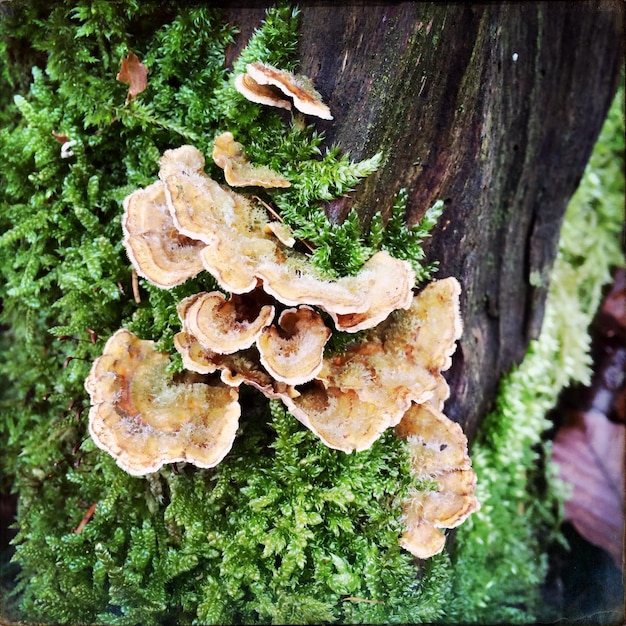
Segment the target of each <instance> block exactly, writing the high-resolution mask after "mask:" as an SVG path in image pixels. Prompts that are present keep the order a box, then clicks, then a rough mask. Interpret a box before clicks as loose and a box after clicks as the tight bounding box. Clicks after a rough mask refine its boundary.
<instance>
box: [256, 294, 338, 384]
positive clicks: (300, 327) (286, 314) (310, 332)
mask: <svg viewBox="0 0 626 626" xmlns="http://www.w3.org/2000/svg"><path fill="white" fill-rule="evenodd" d="M329 337H330V328H328V327H327V326H326V324H324V320H323V319H322V316H321V315H320V314H319V313H317V312H316V311H314V310H313V309H312V308H311V307H309V306H306V305H303V306H301V307H299V308H297V309H287V310H285V311H283V312H282V313H281V314H280V317H279V318H278V328H276V327H275V326H268V327H267V328H264V329H263V331H262V332H261V334H260V335H259V338H258V340H257V347H258V349H259V353H260V355H261V363H262V364H263V366H264V367H265V369H266V370H267V371H268V373H269V374H270V375H271V376H273V377H274V378H275V379H276V380H279V381H281V382H283V383H288V384H289V385H300V384H302V383H306V382H308V381H310V380H312V379H313V378H314V377H315V375H316V374H317V373H318V372H319V371H320V370H321V369H322V359H323V357H324V346H325V345H326V342H327V341H328V339H329Z"/></svg>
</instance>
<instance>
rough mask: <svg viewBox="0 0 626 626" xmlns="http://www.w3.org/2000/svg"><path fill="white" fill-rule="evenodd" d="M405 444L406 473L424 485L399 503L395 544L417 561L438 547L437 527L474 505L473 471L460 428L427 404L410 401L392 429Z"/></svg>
mask: <svg viewBox="0 0 626 626" xmlns="http://www.w3.org/2000/svg"><path fill="white" fill-rule="evenodd" d="M396 435H397V436H399V437H402V438H403V439H405V440H406V441H407V443H408V445H409V452H410V457H411V472H412V474H413V475H414V476H415V478H416V479H417V480H418V481H419V482H421V483H422V484H423V485H425V486H426V488H425V489H423V490H419V491H418V490H413V492H412V493H410V494H409V497H408V498H407V500H406V501H405V502H404V503H403V521H404V527H405V531H404V533H403V535H402V538H401V540H400V544H401V545H402V546H403V547H404V548H406V549H407V550H408V551H409V552H411V554H413V555H414V556H416V557H417V558H420V559H427V558H429V557H431V556H433V555H434V554H437V553H439V552H441V551H442V550H443V547H444V544H445V535H444V533H443V531H442V530H441V529H446V528H455V527H457V526H458V525H459V524H461V523H462V522H464V521H465V520H466V519H467V517H468V516H469V515H470V514H471V513H473V512H475V511H477V510H478V509H479V508H480V504H479V502H478V500H477V499H476V496H475V495H474V490H475V486H476V474H475V473H474V471H473V470H472V463H471V460H470V458H469V456H468V453H467V438H466V437H465V435H464V434H463V431H462V430H461V427H460V426H459V425H458V424H457V423H456V422H453V421H452V420H450V419H448V418H447V417H446V416H445V415H444V414H443V413H441V411H438V410H437V409H436V408H435V407H434V406H433V405H432V404H430V403H428V402H427V403H424V404H414V405H412V406H411V408H410V409H409V410H408V411H407V413H406V414H405V416H404V417H403V418H402V421H401V422H400V424H399V425H398V426H397V427H396Z"/></svg>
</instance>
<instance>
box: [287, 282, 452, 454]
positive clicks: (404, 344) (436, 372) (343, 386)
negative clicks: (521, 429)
mask: <svg viewBox="0 0 626 626" xmlns="http://www.w3.org/2000/svg"><path fill="white" fill-rule="evenodd" d="M459 296H460V285H459V283H458V281H457V280H456V279H455V278H452V277H450V278H446V279H443V280H437V281H433V282H432V283H430V284H429V285H428V286H426V287H425V288H424V289H423V290H422V291H421V292H420V293H419V294H418V295H416V296H414V297H413V298H412V302H411V305H410V307H409V308H408V310H406V311H404V310H400V311H397V313H395V314H394V316H393V317H392V318H390V319H388V320H387V321H386V322H384V323H382V324H379V325H378V326H377V327H376V328H374V329H372V330H370V331H369V332H368V333H367V334H366V337H365V339H364V340H362V341H359V342H357V343H355V344H354V345H352V346H348V347H347V348H346V349H345V350H344V351H343V352H342V353H338V354H330V355H328V356H325V357H324V359H323V366H322V368H321V370H320V371H319V373H318V374H317V375H316V384H314V385H309V386H308V387H304V388H302V389H299V391H300V395H299V396H297V397H294V398H288V399H286V400H285V403H286V405H287V407H288V408H289V410H290V412H291V413H292V414H293V415H294V416H295V417H297V418H298V419H299V420H300V421H301V422H302V423H303V424H305V425H306V426H307V427H308V428H310V429H311V430H312V431H313V432H315V433H316V434H317V435H318V436H319V437H320V438H321V439H322V441H324V443H326V445H328V446H329V447H331V448H336V449H339V450H343V451H345V452H351V451H353V450H356V451H359V450H365V449H367V448H369V447H370V446H371V445H372V444H373V443H374V441H376V439H378V437H380V435H381V433H382V432H383V431H384V430H386V429H387V428H390V427H393V426H396V425H397V424H398V423H399V422H400V420H401V419H402V418H403V416H404V414H405V413H406V411H407V410H409V408H410V407H411V405H412V403H424V402H429V401H430V402H433V404H434V406H436V407H438V408H440V405H442V404H443V400H444V399H445V398H447V396H448V385H447V383H446V381H445V379H444V378H443V376H442V375H441V371H442V370H445V369H447V368H449V367H450V364H451V359H450V355H451V354H452V353H453V352H454V350H455V348H456V341H457V339H459V337H460V334H461V317H460V312H459Z"/></svg>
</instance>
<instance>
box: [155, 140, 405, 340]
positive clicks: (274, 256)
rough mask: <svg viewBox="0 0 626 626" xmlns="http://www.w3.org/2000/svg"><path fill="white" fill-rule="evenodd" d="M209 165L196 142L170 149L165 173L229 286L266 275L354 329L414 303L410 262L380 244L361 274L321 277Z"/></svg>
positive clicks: (185, 226) (183, 219)
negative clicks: (211, 173)
mask: <svg viewBox="0 0 626 626" xmlns="http://www.w3.org/2000/svg"><path fill="white" fill-rule="evenodd" d="M203 166H204V158H203V157H202V154H201V153H200V152H199V151H198V150H197V149H195V148H193V147H192V146H182V147H181V148H177V149H175V150H168V151H167V152H166V153H165V154H164V156H163V157H162V159H161V171H160V173H159V176H160V177H161V179H162V180H163V181H164V182H165V189H166V197H167V203H168V206H169V209H170V212H171V215H172V217H173V220H174V223H175V224H176V226H177V228H178V229H179V231H180V233H182V234H183V235H185V236H187V237H191V238H194V239H197V240H200V241H203V242H204V243H205V244H206V245H205V247H204V248H202V250H201V251H200V257H201V260H202V263H203V266H204V268H205V269H206V270H207V271H208V272H210V273H211V274H212V275H213V276H214V277H215V279H216V280H217V282H218V284H219V285H220V287H221V288H222V289H224V290H225V291H229V292H231V293H236V294H243V293H246V292H249V291H252V290H253V289H254V288H255V287H256V286H257V284H258V283H259V281H260V282H261V286H262V288H263V289H264V290H265V291H266V292H267V293H268V294H270V295H271V296H273V297H274V298H275V299H276V300H278V301H279V302H281V303H282V304H285V305H287V306H298V305H301V304H307V305H309V306H317V307H319V308H321V309H323V310H324V311H326V312H327V313H329V314H330V315H331V317H333V319H335V322H336V325H337V328H338V329H339V330H346V331H348V332H356V331H357V330H362V329H364V328H371V327H372V326H375V325H376V324H378V323H379V322H380V321H382V320H383V319H385V318H386V317H387V316H388V315H389V314H390V313H391V312H392V311H394V310H395V309H398V308H406V307H408V306H409V304H410V302H411V297H412V288H413V284H414V283H415V273H414V271H413V269H412V267H411V264H410V263H409V262H408V261H403V260H400V259H396V258H394V257H392V256H391V255H390V254H389V253H387V252H385V251H379V252H376V253H375V254H374V255H373V256H372V257H371V258H370V259H369V260H368V261H367V262H366V263H365V264H364V265H363V267H362V268H361V270H360V271H359V272H358V274H357V275H356V276H343V277H340V278H338V279H336V280H330V279H328V278H326V277H324V276H320V274H319V272H318V271H317V270H316V269H315V268H314V266H313V265H312V263H311V262H310V260H309V259H308V257H307V256H306V255H304V254H302V253H300V252H298V251H296V250H293V249H292V248H291V247H290V245H288V244H289V243H291V242H287V244H285V243H284V242H283V237H282V236H275V232H276V228H275V227H274V226H272V224H274V222H272V221H271V220H270V219H269V218H268V217H267V214H266V213H265V210H264V209H262V208H261V207H256V206H254V205H253V204H252V201H251V200H250V199H248V197H246V196H243V195H241V194H238V193H235V192H234V191H232V190H230V189H225V188H224V187H222V186H220V185H219V184H218V183H216V182H215V181H214V180H212V179H211V178H209V176H207V175H206V174H205V173H204V171H203ZM342 316H345V317H342Z"/></svg>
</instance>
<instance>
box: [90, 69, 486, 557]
mask: <svg viewBox="0 0 626 626" xmlns="http://www.w3.org/2000/svg"><path fill="white" fill-rule="evenodd" d="M236 85H237V88H238V89H239V90H240V91H242V90H243V91H242V93H244V95H247V97H250V94H249V93H247V91H246V90H249V89H250V88H253V89H252V91H254V94H255V95H254V97H251V99H253V100H254V98H256V100H255V101H256V102H264V103H267V102H265V100H264V99H265V98H268V97H269V96H268V94H272V97H273V98H278V99H279V104H276V102H273V103H272V104H274V106H284V107H285V108H291V101H290V100H287V99H286V98H285V96H289V98H293V103H294V106H295V107H296V108H299V109H300V110H302V111H304V112H308V113H313V114H318V115H320V116H321V117H326V119H332V118H331V117H330V112H329V111H328V109H327V107H325V105H323V103H321V100H319V94H317V92H315V90H314V89H313V88H312V86H311V84H310V81H308V79H305V78H304V77H297V76H293V75H291V74H289V73H287V72H282V71H281V70H277V69H276V68H272V67H270V66H266V65H263V64H261V63H251V64H249V65H248V66H247V74H245V75H240V76H238V77H237V78H236ZM242 86H243V87H242ZM244 87H245V89H244ZM277 93H278V94H280V95H279V96H277V95H276V94H277ZM259 94H260V95H259ZM303 103H304V104H303ZM314 111H316V112H314ZM212 156H213V160H214V161H215V163H216V164H217V165H218V166H219V167H221V168H222V169H223V170H224V176H225V179H226V181H227V183H228V184H229V185H233V186H261V187H287V186H289V185H290V183H289V181H287V180H286V179H284V178H283V177H281V176H280V175H279V174H277V173H276V172H273V171H272V170H270V169H269V168H259V167H255V166H253V165H252V164H251V163H249V161H248V159H247V158H246V156H245V154H244V149H243V146H242V145H241V144H239V143H237V142H236V141H235V140H234V137H233V135H232V134H231V133H228V132H226V133H223V134H221V135H219V136H218V137H216V139H215V142H214V149H213V155H212ZM204 165H205V161H204V157H203V155H202V153H201V152H200V151H199V150H197V149H196V148H194V147H193V146H182V147H180V148H177V149H174V150H168V151H166V152H165V153H164V154H163V156H162V158H161V161H160V170H159V180H158V181H157V182H155V183H153V184H152V185H149V186H148V187H146V188H145V189H140V190H137V191H136V192H134V193H133V194H131V195H130V196H129V197H128V198H127V199H126V200H125V202H124V208H125V213H124V219H123V228H124V245H125V247H126V249H127V251H128V255H129V258H130V260H131V262H132V263H133V265H134V266H135V268H136V270H137V273H138V274H140V275H142V276H144V277H145V278H147V279H148V280H150V281H151V282H153V283H154V284H156V285H158V286H160V287H163V288H169V287H172V286H174V285H177V284H180V283H181V282H183V281H184V280H186V279H187V278H190V277H192V276H194V275H195V274H197V273H199V272H200V271H201V270H202V269H204V270H206V271H208V272H210V273H211V274H212V275H213V277H214V278H215V279H216V281H217V283H218V285H219V287H220V288H221V289H222V290H224V291H225V292H228V293H227V294H226V295H225V294H224V293H221V292H220V291H213V292H201V293H196V294H193V295H191V296H189V297H187V298H184V299H183V300H182V301H181V302H179V304H178V306H177V312H178V315H179V318H180V320H181V323H182V330H181V332H179V333H177V334H176V335H175V336H174V347H175V349H176V350H177V351H178V352H179V353H180V355H181V357H182V363H183V367H184V368H185V370H186V373H185V374H182V375H179V378H176V379H174V378H173V377H172V375H170V374H168V370H167V366H168V363H169V356H168V355H166V354H163V353H160V352H157V351H156V350H155V349H154V343H153V342H151V341H144V340H140V339H138V338H137V337H135V336H134V335H133V334H132V333H130V332H129V331H125V330H120V331H118V332H117V333H115V334H114V335H113V336H112V337H111V339H109V341H108V342H107V344H106V346H105V350H104V353H103V355H102V356H101V357H100V358H98V359H96V361H95V362H94V364H93V366H92V369H91V372H90V374H89V377H88V378H87V380H86V382H85V387H86V389H87V391H88V392H89V394H90V395H91V403H92V407H91V409H90V417H89V422H90V432H91V434H92V437H93V438H94V441H95V442H96V444H97V445H98V446H100V447H101V448H103V449H105V450H107V451H109V452H110V454H112V455H113V456H114V457H115V458H116V460H117V463H118V465H120V467H122V468H123V469H125V470H126V471H127V472H129V473H131V474H146V473H149V472H154V471H156V470H158V469H159V468H160V467H161V466H162V465H163V464H164V463H169V462H175V461H180V460H185V461H189V462H191V463H194V464H196V465H198V466H199V467H212V466H214V465H216V464H217V463H219V462H220V460H221V459H222V458H223V457H224V456H225V455H226V453H227V452H228V451H229V450H230V448H231V446H232V443H233V439H234V437H235V432H236V430H237V425H238V420H239V415H240V411H241V408H240V406H239V403H238V387H239V386H240V385H241V384H246V385H250V386H252V387H254V388H255V389H257V390H259V391H260V392H261V393H263V394H264V395H265V396H266V397H268V398H272V399H279V400H281V401H282V402H283V403H284V404H285V406H286V407H287V409H288V410H289V412H290V413H291V414H292V415H293V416H294V417H295V418H296V419H298V420H299V421H300V422H301V423H302V424H304V425H305V426H306V427H307V428H309V429H310V430H311V431H312V432H313V433H315V434H316V435H317V437H319V439H320V440H321V441H322V442H323V443H324V444H325V445H327V446H329V447H331V448H334V449H337V450H342V451H344V452H353V451H357V452H358V451H360V450H365V449H367V448H369V447H370V446H371V445H372V444H373V443H374V442H375V441H376V440H377V439H378V438H379V437H380V436H381V434H382V433H383V432H384V431H385V430H386V429H388V428H394V427H395V432H396V435H397V436H399V437H402V438H403V439H405V440H406V441H407V443H408V446H409V451H410V456H411V472H412V473H413V475H414V477H415V480H416V488H415V489H414V490H412V491H411V493H410V494H409V496H408V498H407V499H406V501H405V502H404V503H403V516H404V524H405V532H404V534H403V535H402V538H401V544H402V545H403V546H404V547H405V548H406V549H407V550H409V551H410V552H412V553H413V554H414V555H415V556H417V557H419V558H427V557H429V556H432V555H433V554H436V553H437V552H439V551H441V550H442V549H443V546H444V543H445V535H444V532H443V530H442V529H447V528H453V527H455V526H457V525H458V524H460V523H461V522H462V521H463V520H464V519H465V518H466V517H467V516H468V515H469V514H470V513H472V512H473V511H476V510H477V509H478V507H479V505H478V502H477V500H476V498H475V496H474V487H475V483H476V476H475V474H474V472H473V470H472V468H471V462H470V459H469V456H468V454H467V439H466V438H465V435H464V434H463V432H462V430H461V428H460V427H459V426H458V425H457V424H455V423H454V422H452V421H451V420H449V419H448V418H447V417H446V416H445V415H444V414H443V413H442V409H443V404H444V401H445V400H446V399H447V397H448V395H449V388H448V384H447V382H446V380H445V378H444V377H443V375H442V371H444V370H447V369H448V368H449V367H450V365H451V356H452V354H453V352H454V350H455V348H456V342H457V340H458V339H459V338H460V336H461V332H462V322H461V315H460V304H459V303H460V293H461V287H460V285H459V283H458V281H457V280H456V279H455V278H452V277H451V278H445V279H442V280H436V281H433V282H431V283H430V284H429V285H427V286H426V287H425V288H424V289H422V290H421V291H420V292H419V293H418V294H417V295H414V293H413V286H414V284H415V272H414V270H413V268H412V265H411V263H409V262H408V261H404V260H400V259H397V258H394V257H393V256H391V255H390V254H389V253H388V252H386V251H379V252H376V253H375V254H373V255H372V256H371V257H370V259H369V260H368V261H367V262H366V263H364V264H363V266H362V268H361V269H360V271H359V272H357V274H355V275H353V276H342V277H339V278H336V279H329V278H328V277H326V276H323V275H321V274H320V273H319V271H318V270H317V269H316V268H315V266H314V265H313V263H312V262H311V260H310V257H308V256H307V255H306V254H304V253H303V252H300V251H299V250H298V249H297V247H296V246H295V237H294V236H293V232H292V231H291V229H290V228H289V226H288V225H286V224H283V223H282V222H280V221H276V215H274V216H273V217H270V216H268V212H267V211H266V208H264V207H263V202H262V201H261V200H258V199H256V200H255V198H254V196H250V195H244V194H240V193H236V192H235V191H233V190H232V189H230V188H229V187H228V186H226V185H220V184H218V183H217V182H216V181H214V180H212V179H211V178H210V177H209V176H208V175H207V174H206V173H205V172H204ZM268 210H269V211H270V212H272V211H271V210H270V209H268ZM279 219H280V218H279ZM285 307H290V308H285ZM281 310H282V312H281V313H280V315H279V316H278V319H277V320H275V316H276V314H277V312H278V311H281ZM322 313H325V314H326V316H324V317H323V315H322ZM328 318H330V320H332V322H333V323H334V327H335V328H336V329H337V330H338V331H343V332H347V333H357V332H359V331H360V332H361V334H360V335H354V341H353V342H352V343H350V344H348V345H347V346H346V347H345V348H344V349H343V350H342V351H337V352H330V353H328V352H327V347H326V344H327V342H328V339H329V337H330V336H331V332H332V331H331V328H329V327H328V326H327V324H326V322H325V319H327V320H328ZM328 323H329V324H330V321H329V320H328ZM218 372H219V380H218V379H217V376H216V377H214V378H210V375H212V374H215V373H218Z"/></svg>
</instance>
